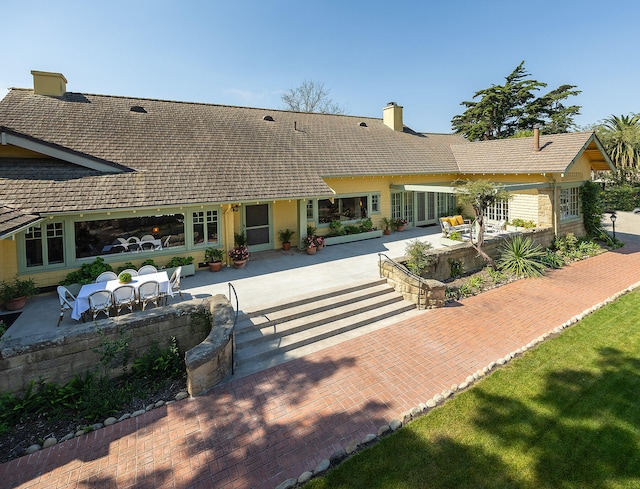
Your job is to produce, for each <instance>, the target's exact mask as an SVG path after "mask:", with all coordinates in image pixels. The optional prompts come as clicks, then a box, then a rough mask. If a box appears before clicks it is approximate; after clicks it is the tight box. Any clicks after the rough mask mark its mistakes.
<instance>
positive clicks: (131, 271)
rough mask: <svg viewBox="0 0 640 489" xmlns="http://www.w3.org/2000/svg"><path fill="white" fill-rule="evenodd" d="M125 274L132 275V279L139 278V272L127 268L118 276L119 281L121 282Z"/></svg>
mask: <svg viewBox="0 0 640 489" xmlns="http://www.w3.org/2000/svg"><path fill="white" fill-rule="evenodd" d="M123 273H128V274H130V275H131V276H132V277H137V276H138V270H134V269H133V268H126V269H125V270H122V271H121V272H120V273H119V274H118V277H117V278H118V280H120V277H121V276H122V274H123Z"/></svg>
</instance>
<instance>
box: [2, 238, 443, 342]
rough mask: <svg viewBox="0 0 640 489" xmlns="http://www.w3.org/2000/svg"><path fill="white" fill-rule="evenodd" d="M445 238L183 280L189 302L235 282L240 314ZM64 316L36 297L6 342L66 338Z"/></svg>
mask: <svg viewBox="0 0 640 489" xmlns="http://www.w3.org/2000/svg"><path fill="white" fill-rule="evenodd" d="M441 235H442V233H441V229H440V226H438V225H436V226H428V227H416V228H409V229H406V230H405V231H403V232H397V233H393V234H391V235H389V236H382V237H381V238H376V239H370V240H365V241H358V242H355V243H349V244H344V245H334V246H329V247H325V248H324V249H323V250H322V251H320V252H318V253H317V254H316V255H313V256H310V255H307V254H306V253H304V252H299V251H297V250H290V251H283V250H273V251H263V252H258V253H255V254H253V255H252V257H251V260H250V261H249V263H248V264H247V265H246V267H245V268H242V269H234V268H232V267H231V268H229V267H227V268H223V269H222V271H220V272H217V273H211V272H210V271H209V270H208V269H201V270H198V271H197V272H196V274H195V275H194V276H191V277H185V278H183V279H182V284H181V286H182V293H183V296H184V299H185V300H189V299H193V298H202V297H208V296H212V295H215V294H224V295H226V296H228V294H229V287H228V283H229V282H231V283H232V284H233V286H234V288H235V290H236V292H237V294H238V299H239V306H240V309H241V310H243V309H255V308H258V307H261V306H266V305H269V304H272V303H277V302H281V301H282V300H283V299H286V298H290V297H295V296H298V295H304V294H309V293H313V292H314V291H318V290H323V289H328V288H333V287H337V286H342V285H345V284H349V283H351V282H356V281H360V280H366V279H374V278H377V277H378V253H384V254H385V255H387V256H389V257H390V258H394V257H398V256H403V255H404V254H405V248H406V245H407V244H408V243H409V242H410V241H411V240H414V239H419V240H421V241H427V242H429V243H431V245H432V247H433V248H440V247H442V245H441V244H440V237H441ZM180 300H181V299H180V297H179V296H176V297H174V298H173V299H169V303H172V302H176V301H180ZM59 314H60V305H59V302H58V296H57V294H56V293H54V292H52V293H47V294H41V295H40V296H38V297H34V298H33V299H31V300H30V301H29V302H28V303H27V306H26V307H25V308H24V309H23V311H22V314H21V315H20V316H19V317H18V319H17V320H16V321H15V322H14V323H13V325H12V326H11V327H10V328H9V329H8V331H7V333H6V335H5V338H7V339H8V338H11V339H14V340H19V341H20V343H23V344H28V343H29V342H30V341H31V339H32V338H34V337H35V336H39V337H41V336H45V337H49V338H54V337H56V336H61V335H62V336H63V335H64V334H65V332H66V331H67V329H68V328H73V327H74V326H75V325H77V324H78V322H77V321H75V320H73V319H71V317H70V314H69V313H68V312H67V313H65V316H64V319H63V320H62V322H61V323H60V327H59V328H56V323H57V320H58V316H59ZM1 317H2V316H1V315H0V318H1Z"/></svg>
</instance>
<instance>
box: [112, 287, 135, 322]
mask: <svg viewBox="0 0 640 489" xmlns="http://www.w3.org/2000/svg"><path fill="white" fill-rule="evenodd" d="M112 294H113V307H114V308H115V310H116V316H119V315H120V311H121V310H122V308H123V307H127V308H129V312H133V306H134V305H135V303H136V289H135V288H134V287H133V286H131V285H121V286H120V287H117V288H116V289H115V290H114V291H113V292H112Z"/></svg>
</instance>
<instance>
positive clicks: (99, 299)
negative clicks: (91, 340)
mask: <svg viewBox="0 0 640 489" xmlns="http://www.w3.org/2000/svg"><path fill="white" fill-rule="evenodd" d="M112 305H113V299H112V297H111V292H109V291H108V290H96V291H95V292H92V293H91V294H90V295H89V310H90V311H91V314H92V315H93V320H94V321H95V320H96V317H98V314H100V313H101V312H104V314H105V315H106V316H107V317H109V311H111V306H112Z"/></svg>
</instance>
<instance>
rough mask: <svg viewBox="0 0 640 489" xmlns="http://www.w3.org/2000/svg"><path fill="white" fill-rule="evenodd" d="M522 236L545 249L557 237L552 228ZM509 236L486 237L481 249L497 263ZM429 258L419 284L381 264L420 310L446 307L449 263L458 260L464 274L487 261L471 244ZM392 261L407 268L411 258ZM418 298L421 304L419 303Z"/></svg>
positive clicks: (440, 250)
mask: <svg viewBox="0 0 640 489" xmlns="http://www.w3.org/2000/svg"><path fill="white" fill-rule="evenodd" d="M522 234H523V235H525V236H527V237H530V238H531V239H532V240H533V241H534V242H535V243H536V244H538V245H540V246H541V247H542V248H547V247H549V246H551V245H552V244H553V240H554V237H555V235H554V233H553V229H552V228H544V229H529V230H524V231H522ZM509 236H510V235H508V234H502V235H496V236H490V237H489V238H485V242H484V246H483V247H482V249H483V250H484V251H485V252H486V253H487V254H488V255H489V256H490V257H491V258H493V259H494V260H497V259H498V258H499V257H500V254H501V249H502V245H503V243H504V241H505V240H506V239H508V238H509ZM429 255H430V256H431V257H432V259H433V261H432V265H431V266H430V267H429V270H428V271H427V272H426V273H425V277H420V282H417V281H416V280H408V279H407V275H406V274H404V273H403V272H402V271H400V270H398V269H397V268H396V267H395V266H393V265H392V264H391V263H390V262H389V261H386V260H385V261H383V262H382V264H381V270H380V274H381V276H383V277H386V279H387V282H388V283H389V285H391V286H393V288H394V289H395V290H396V291H397V292H399V293H401V294H402V295H403V297H404V298H405V299H406V300H408V301H411V302H413V303H414V304H416V305H418V307H420V308H421V309H422V308H427V309H430V308H434V307H442V306H443V305H444V302H445V289H446V286H445V284H443V283H442V281H443V280H447V279H448V278H450V277H451V265H450V264H449V260H459V261H460V262H461V263H462V268H463V270H464V271H465V272H471V271H475V270H481V269H482V268H483V267H484V265H485V262H484V260H483V259H482V258H481V257H480V256H478V253H477V252H476V250H475V249H474V248H473V247H472V246H471V244H470V243H468V242H467V243H465V242H461V243H460V244H455V245H453V246H446V247H444V248H437V249H434V250H430V251H429ZM393 260H394V261H395V262H396V263H398V264H400V265H401V266H402V267H403V268H404V264H405V263H406V262H407V260H408V257H407V256H401V257H398V258H394V259H393ZM405 269H406V268H405ZM421 293H422V295H421ZM419 299H420V301H421V302H420V303H419V302H418V300H419ZM425 300H426V302H425Z"/></svg>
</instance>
